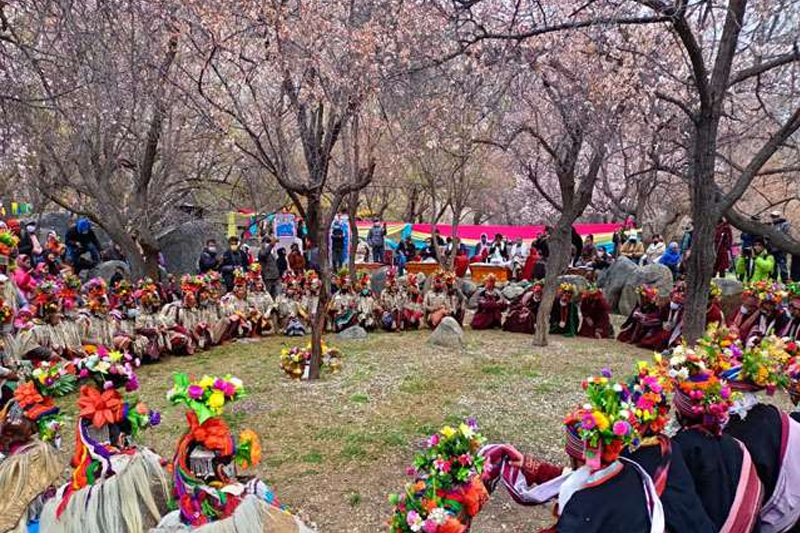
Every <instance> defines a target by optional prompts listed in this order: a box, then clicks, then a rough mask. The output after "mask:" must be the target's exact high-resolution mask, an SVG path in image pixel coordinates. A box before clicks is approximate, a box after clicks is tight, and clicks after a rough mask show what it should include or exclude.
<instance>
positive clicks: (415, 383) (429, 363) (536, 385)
mask: <svg viewBox="0 0 800 533" xmlns="http://www.w3.org/2000/svg"><path fill="white" fill-rule="evenodd" d="M429 334H430V332H428V331H420V332H409V333H402V334H391V335H390V334H375V335H371V336H370V337H369V339H367V340H365V341H351V342H348V343H338V342H335V338H331V339H329V342H330V343H331V344H333V345H336V346H337V347H338V348H340V349H341V350H342V351H343V352H344V353H345V362H344V368H343V369H342V371H341V372H340V373H338V374H336V375H327V376H325V378H324V379H323V380H322V381H320V382H316V383H307V382H303V383H297V382H292V381H290V380H289V379H287V378H285V377H284V375H283V373H282V371H281V370H280V368H279V365H278V358H279V354H280V349H281V348H282V347H283V346H287V345H289V344H290V343H291V342H292V340H290V339H286V338H282V337H275V338H270V339H265V340H263V341H260V342H239V343H235V344H229V345H226V346H222V347H218V348H215V349H214V350H211V351H209V352H205V353H201V354H198V355H195V356H193V357H189V358H172V359H170V360H168V361H164V362H162V363H160V364H157V365H152V366H147V367H144V368H142V369H141V371H140V380H141V383H142V390H141V398H142V399H143V400H144V401H146V402H147V403H148V404H149V405H151V406H152V407H155V408H158V409H161V410H162V414H163V423H162V424H161V426H160V427H157V428H154V429H153V430H150V431H148V432H147V433H146V434H145V435H144V437H143V439H142V440H143V444H145V445H147V446H150V447H151V448H153V449H154V450H156V451H157V452H159V453H160V454H162V455H163V456H165V457H171V455H172V450H173V449H174V445H175V443H176V441H177V439H178V438H179V436H180V435H181V434H182V432H183V428H184V427H185V423H184V420H183V413H182V410H181V409H178V408H172V407H169V406H168V405H167V402H166V399H165V394H166V391H167V390H168V389H169V388H170V386H171V379H172V378H171V375H172V373H173V372H179V371H180V372H188V373H190V374H194V375H202V374H204V373H207V374H225V373H232V374H234V375H236V376H239V377H241V378H242V379H243V380H244V381H245V385H246V387H247V388H248V389H249V393H250V395H249V397H248V398H246V399H244V400H242V401H241V402H239V403H238V404H235V405H234V406H233V408H232V409H231V410H230V412H229V413H228V418H229V422H231V423H232V426H233V427H234V428H235V429H236V430H241V429H244V428H245V427H249V428H251V429H253V430H255V431H256V432H258V434H259V435H260V436H261V440H262V446H263V460H262V463H261V465H260V466H259V467H258V474H260V475H261V476H262V478H264V479H265V480H267V481H268V483H269V484H270V485H272V487H273V489H274V490H275V492H276V494H277V495H278V497H279V498H280V499H281V501H282V502H283V503H284V504H286V505H288V506H289V507H291V508H292V509H295V510H299V511H300V513H301V515H302V516H303V517H304V519H306V520H307V521H308V522H313V523H315V524H316V525H317V526H318V527H319V528H320V531H325V532H345V531H347V532H373V531H380V530H382V529H384V527H383V525H384V521H385V519H386V517H387V516H388V513H389V511H390V506H389V504H388V503H387V500H386V498H387V495H388V494H389V493H391V492H396V491H399V490H401V489H402V487H403V484H404V483H405V481H406V477H405V469H406V467H407V466H408V464H409V463H410V461H411V459H412V457H413V454H414V452H415V450H417V449H419V447H420V446H421V445H422V442H423V439H424V438H425V437H426V436H427V435H428V434H429V433H430V432H432V431H435V430H436V429H438V428H439V427H441V425H442V424H443V423H453V422H456V421H458V420H459V419H461V418H464V417H466V416H476V417H477V419H478V421H479V423H480V425H481V427H482V431H483V433H484V435H485V436H486V437H487V438H488V439H489V441H490V442H511V443H514V444H516V445H518V447H520V448H521V449H522V450H524V451H528V452H532V453H536V454H538V455H540V456H542V457H545V458H547V459H550V460H552V461H558V462H564V461H565V456H564V453H563V452H562V433H561V426H560V424H561V419H562V416H563V415H564V414H565V412H566V411H567V410H568V409H569V408H571V407H573V406H574V405H575V404H576V403H577V402H578V401H579V399H580V386H579V383H580V381H581V379H582V378H584V377H586V376H587V375H588V374H590V373H595V372H597V371H598V370H599V369H600V368H602V367H604V366H608V367H610V368H612V369H614V370H617V371H620V372H622V371H628V370H630V369H631V368H632V364H633V362H634V361H635V360H636V359H637V358H641V357H642V356H646V355H647V354H646V353H645V352H642V351H641V350H638V349H635V348H631V347H629V346H627V345H622V344H619V343H616V342H614V341H594V340H586V339H564V338H561V337H554V338H551V345H550V346H548V347H547V348H534V347H533V346H532V344H531V338H530V337H529V336H525V335H517V334H508V333H503V332H472V331H467V332H466V338H467V347H466V349H464V350H453V351H449V350H443V349H440V348H435V347H430V346H428V345H427V344H426V342H425V341H426V340H427V338H428V336H429ZM303 342H305V340H303ZM65 440H66V441H67V442H69V441H70V438H69V437H68V438H67V439H65ZM550 521H551V518H550V516H549V509H545V508H542V509H537V510H531V509H530V508H521V507H518V506H516V505H514V504H513V502H511V500H510V499H509V498H508V497H507V496H506V495H505V494H500V493H499V492H498V494H497V495H496V496H495V497H493V499H492V501H491V502H490V503H489V504H488V506H487V507H486V509H485V511H484V512H483V513H482V514H481V516H479V517H478V520H477V522H476V523H475V527H474V528H473V531H476V532H482V533H494V532H501V531H502V532H522V531H526V532H528V531H532V530H536V528H537V527H540V526H544V525H547V524H548V523H549V522H550Z"/></svg>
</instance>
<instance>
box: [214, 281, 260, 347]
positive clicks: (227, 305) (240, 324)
mask: <svg viewBox="0 0 800 533" xmlns="http://www.w3.org/2000/svg"><path fill="white" fill-rule="evenodd" d="M251 309H252V307H251V305H250V300H249V299H248V297H247V292H246V289H244V288H241V289H239V288H234V290H233V292H230V293H228V294H226V295H225V296H223V297H222V300H221V301H220V311H221V313H222V317H223V321H225V323H226V327H225V333H224V334H223V335H222V342H224V341H226V340H231V339H242V338H246V337H249V336H251V335H252V334H253V324H251V323H250V319H249V317H250V311H251Z"/></svg>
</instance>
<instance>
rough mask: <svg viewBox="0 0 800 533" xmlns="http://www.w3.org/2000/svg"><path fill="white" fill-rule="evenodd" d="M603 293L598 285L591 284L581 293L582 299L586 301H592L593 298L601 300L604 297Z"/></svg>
mask: <svg viewBox="0 0 800 533" xmlns="http://www.w3.org/2000/svg"><path fill="white" fill-rule="evenodd" d="M602 295H603V293H602V291H601V290H600V288H599V287H598V286H597V284H596V283H590V284H588V285H587V286H586V288H585V289H583V291H581V298H582V299H584V300H591V299H593V298H599V297H600V296H602Z"/></svg>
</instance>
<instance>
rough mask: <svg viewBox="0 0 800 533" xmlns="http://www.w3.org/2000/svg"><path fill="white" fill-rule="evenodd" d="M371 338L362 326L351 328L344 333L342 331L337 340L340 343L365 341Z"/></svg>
mask: <svg viewBox="0 0 800 533" xmlns="http://www.w3.org/2000/svg"><path fill="white" fill-rule="evenodd" d="M368 336H369V334H368V333H367V330H365V329H364V328H362V327H361V326H350V327H349V328H347V329H346V330H344V331H340V332H339V333H338V334H337V335H336V338H337V339H338V340H340V341H363V340H364V339H366V338H367V337H368Z"/></svg>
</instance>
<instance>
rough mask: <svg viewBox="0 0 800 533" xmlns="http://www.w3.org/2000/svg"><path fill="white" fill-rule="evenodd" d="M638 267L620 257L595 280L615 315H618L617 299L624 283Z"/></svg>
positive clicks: (625, 258)
mask: <svg viewBox="0 0 800 533" xmlns="http://www.w3.org/2000/svg"><path fill="white" fill-rule="evenodd" d="M637 268H638V267H637V266H636V263H634V262H633V261H631V260H630V259H628V258H627V257H620V258H619V259H617V260H616V261H614V263H613V264H612V265H611V266H610V267H608V268H606V269H605V270H603V271H602V272H601V273H600V275H599V276H598V278H597V286H598V287H600V288H601V289H602V290H603V295H604V296H605V297H606V300H607V301H608V305H610V306H611V309H613V311H614V312H615V313H619V312H620V311H619V299H620V296H621V295H622V289H623V288H625V283H627V281H628V279H629V278H630V277H631V276H632V275H633V273H634V272H635V271H636V269H637Z"/></svg>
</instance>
